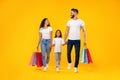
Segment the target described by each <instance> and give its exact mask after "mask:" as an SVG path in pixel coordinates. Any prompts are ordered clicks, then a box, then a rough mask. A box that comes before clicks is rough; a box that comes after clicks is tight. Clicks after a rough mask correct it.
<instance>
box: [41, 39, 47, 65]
mask: <svg viewBox="0 0 120 80" xmlns="http://www.w3.org/2000/svg"><path fill="white" fill-rule="evenodd" d="M41 51H42V62H43V66H44V67H46V59H45V54H46V47H45V44H44V40H42V41H41Z"/></svg>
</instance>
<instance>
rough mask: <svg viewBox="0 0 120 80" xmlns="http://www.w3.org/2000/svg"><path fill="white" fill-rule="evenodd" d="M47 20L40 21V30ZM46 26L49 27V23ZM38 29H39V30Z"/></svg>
mask: <svg viewBox="0 0 120 80" xmlns="http://www.w3.org/2000/svg"><path fill="white" fill-rule="evenodd" d="M46 20H47V18H44V19H43V20H42V21H41V24H40V28H42V27H44V24H45V21H46ZM47 26H50V23H49V24H48V25H47ZM40 28H39V29H40Z"/></svg>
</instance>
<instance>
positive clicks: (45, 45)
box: [41, 39, 51, 67]
mask: <svg viewBox="0 0 120 80" xmlns="http://www.w3.org/2000/svg"><path fill="white" fill-rule="evenodd" d="M49 45H50V39H42V40H41V51H42V62H43V66H44V67H46V64H48V63H49V60H50V50H51V48H50V46H49Z"/></svg>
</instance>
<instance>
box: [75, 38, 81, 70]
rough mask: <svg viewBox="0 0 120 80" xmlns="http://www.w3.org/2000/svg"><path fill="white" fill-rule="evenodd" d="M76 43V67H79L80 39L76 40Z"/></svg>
mask: <svg viewBox="0 0 120 80" xmlns="http://www.w3.org/2000/svg"><path fill="white" fill-rule="evenodd" d="M74 44H75V66H74V67H76V68H77V67H78V64H79V56H80V40H75V41H74Z"/></svg>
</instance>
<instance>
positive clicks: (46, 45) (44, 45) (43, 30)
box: [37, 18, 52, 71]
mask: <svg viewBox="0 0 120 80" xmlns="http://www.w3.org/2000/svg"><path fill="white" fill-rule="evenodd" d="M40 43H41V51H42V62H43V66H44V70H43V71H46V70H47V68H48V63H49V60H50V50H51V45H52V28H51V27H50V23H49V21H48V19H47V18H44V19H43V20H42V22H41V24H40V29H39V41H38V45H37V49H38V47H39V44H40Z"/></svg>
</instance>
